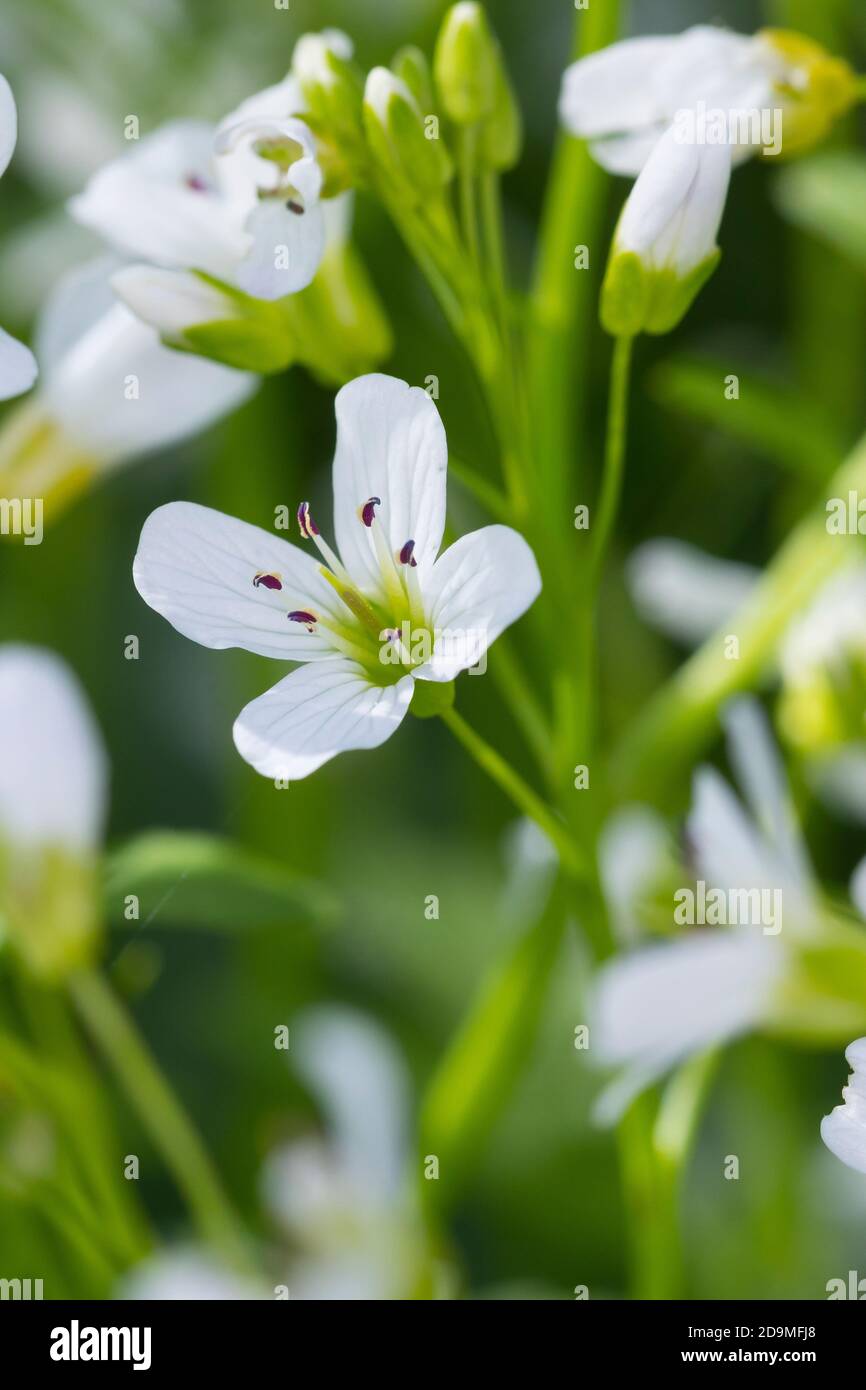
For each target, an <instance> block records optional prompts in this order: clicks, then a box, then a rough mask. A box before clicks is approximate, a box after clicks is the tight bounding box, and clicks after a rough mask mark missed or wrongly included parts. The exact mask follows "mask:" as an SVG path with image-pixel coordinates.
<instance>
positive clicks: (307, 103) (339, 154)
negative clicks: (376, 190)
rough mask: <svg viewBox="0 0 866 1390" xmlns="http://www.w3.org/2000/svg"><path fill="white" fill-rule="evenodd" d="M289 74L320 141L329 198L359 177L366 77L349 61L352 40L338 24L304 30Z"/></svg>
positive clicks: (361, 166)
mask: <svg viewBox="0 0 866 1390" xmlns="http://www.w3.org/2000/svg"><path fill="white" fill-rule="evenodd" d="M292 76H293V77H294V78H295V80H296V81H297V83H298V87H299V88H300V92H301V96H302V98H303V104H304V120H305V121H306V122H307V123H308V124H309V126H310V128H311V130H313V131H314V133H315V135H316V137H317V141H318V158H319V163H320V164H321V167H322V170H323V173H324V175H325V185H324V193H325V196H326V197H333V196H334V195H335V194H336V193H339V192H342V191H343V190H344V189H347V188H350V187H352V186H353V185H354V184H355V183H358V182H360V181H361V179H362V172H363V162H364V128H363V121H362V117H361V103H362V100H363V95H364V79H363V76H362V74H361V71H360V69H359V68H358V67H357V66H356V64H355V63H354V62H353V61H352V43H351V40H350V39H349V38H347V36H346V35H345V34H343V33H341V32H340V30H338V29H326V30H323V32H322V33H320V34H303V35H302V36H301V38H300V39H299V40H298V42H297V43H296V44H295V49H294V53H293V55H292Z"/></svg>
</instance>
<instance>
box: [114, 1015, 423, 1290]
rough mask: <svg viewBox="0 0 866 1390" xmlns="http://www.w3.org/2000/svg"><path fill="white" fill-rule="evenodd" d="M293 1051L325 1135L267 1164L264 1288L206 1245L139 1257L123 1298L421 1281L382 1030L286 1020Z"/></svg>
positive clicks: (364, 1023)
mask: <svg viewBox="0 0 866 1390" xmlns="http://www.w3.org/2000/svg"><path fill="white" fill-rule="evenodd" d="M291 1056H292V1058H293V1059H294V1061H295V1064H296V1065H297V1068H298V1071H299V1073H300V1075H301V1077H302V1078H303V1080H304V1081H305V1082H306V1084H307V1085H308V1086H309V1088H310V1090H311V1092H312V1093H313V1096H314V1097H315V1099H316V1100H317V1101H318V1103H319V1105H320V1107H321V1109H322V1112H323V1116H324V1119H325V1125H326V1136H325V1137H324V1138H322V1139H313V1138H308V1139H300V1140H296V1141H295V1142H293V1143H290V1144H286V1145H285V1146H283V1147H282V1148H280V1149H277V1150H276V1151H275V1152H274V1153H272V1154H271V1155H270V1157H269V1158H268V1159H267V1160H266V1162H265V1165H264V1169H263V1172H262V1193H263V1198H264V1202H265V1205H266V1207H267V1210H268V1211H269V1213H270V1214H271V1216H272V1217H273V1218H274V1220H275V1222H276V1223H277V1226H278V1228H279V1231H280V1233H281V1236H282V1238H283V1242H286V1243H287V1244H288V1249H287V1248H286V1244H285V1243H281V1244H280V1247H279V1250H278V1252H277V1253H276V1259H277V1261H278V1265H277V1266H275V1267H276V1268H277V1278H278V1280H279V1282H278V1283H276V1284H275V1285H274V1286H273V1288H272V1289H267V1288H266V1287H265V1285H264V1281H262V1284H261V1285H252V1284H250V1283H248V1282H245V1281H243V1280H240V1279H239V1278H238V1277H237V1276H236V1275H234V1274H233V1273H232V1272H231V1271H230V1270H228V1269H226V1268H225V1267H223V1266H221V1265H219V1264H218V1263H217V1262H216V1261H215V1260H214V1259H213V1257H212V1256H210V1255H209V1254H208V1253H207V1252H206V1251H203V1250H198V1249H196V1248H191V1249H179V1250H175V1251H168V1252H166V1253H164V1254H161V1255H158V1256H156V1257H155V1258H154V1259H152V1260H149V1261H147V1262H145V1263H144V1264H143V1265H141V1266H139V1268H138V1269H136V1270H134V1271H133V1273H132V1274H131V1275H130V1276H128V1277H127V1279H126V1280H125V1281H124V1283H123V1286H122V1295H123V1296H124V1297H127V1298H143V1299H158V1300H162V1299H189V1300H195V1299H203V1298H205V1299H223V1300H237V1299H263V1298H273V1297H285V1291H286V1290H287V1291H288V1296H289V1298H291V1299H302V1300H317V1301H318V1300H327V1301H332V1300H358V1301H364V1302H368V1301H373V1300H380V1299H408V1298H411V1297H412V1296H413V1294H414V1293H415V1290H416V1289H417V1287H418V1286H419V1283H420V1281H421V1280H423V1279H425V1278H429V1276H430V1270H429V1268H428V1265H427V1253H426V1249H425V1239H424V1232H423V1226H422V1223H421V1219H420V1214H419V1210H418V1202H417V1198H416V1196H415V1194H414V1188H413V1185H412V1183H411V1177H410V1174H409V1171H408V1165H409V1161H410V1150H409V1099H410V1093H409V1082H408V1078H407V1075H406V1072H405V1068H404V1066H403V1063H402V1060H401V1058H400V1056H399V1054H398V1053H397V1051H396V1049H395V1047H394V1045H393V1043H392V1042H391V1040H390V1039H389V1038H388V1037H387V1035H386V1034H385V1033H384V1032H383V1031H382V1030H381V1029H380V1028H379V1027H378V1026H377V1025H376V1024H374V1023H372V1022H371V1021H370V1020H368V1019H366V1018H364V1017H363V1016H362V1015H361V1014H358V1013H356V1012H354V1011H353V1010H351V1009H347V1008H344V1007H341V1006H337V1005H333V1006H329V1007H321V1008H316V1009H312V1010H310V1011H309V1012H308V1013H306V1014H304V1015H302V1016H301V1017H300V1018H299V1019H298V1020H297V1023H296V1024H295V1025H293V1027H292V1049H291Z"/></svg>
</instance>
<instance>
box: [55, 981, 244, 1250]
mask: <svg viewBox="0 0 866 1390" xmlns="http://www.w3.org/2000/svg"><path fill="white" fill-rule="evenodd" d="M69 988H70V991H71V993H72V997H73V1000H74V1002H75V1004H76V1007H77V1008H78V1011H79V1013H80V1014H81V1016H82V1018H83V1020H84V1023H85V1024H86V1026H87V1028H88V1030H89V1032H90V1033H91V1035H92V1037H93V1038H94V1041H95V1042H96V1043H97V1044H98V1045H99V1046H100V1048H101V1049H102V1052H103V1054H104V1056H105V1059H106V1061H107V1062H108V1063H109V1065H110V1066H111V1067H113V1069H114V1071H115V1072H116V1074H117V1076H118V1077H119V1079H120V1080H121V1081H122V1082H123V1084H124V1086H125V1088H126V1091H127V1094H128V1096H129V1099H130V1101H131V1103H132V1105H133V1106H134V1107H135V1109H136V1110H137V1111H138V1114H139V1118H140V1119H141V1121H142V1123H143V1124H144V1126H145V1128H146V1129H147V1130H148V1131H149V1133H150V1136H151V1138H152V1139H153V1141H154V1143H155V1144H156V1145H157V1147H158V1148H159V1149H160V1151H161V1153H162V1156H163V1158H164V1159H165V1162H166V1164H167V1166H168V1167H169V1168H170V1170H171V1171H172V1173H173V1174H174V1177H175V1180H176V1181H177V1184H178V1187H179V1188H180V1189H181V1191H182V1192H183V1194H184V1196H185V1198H186V1200H187V1202H188V1204H189V1207H190V1210H191V1211H192V1213H193V1215H194V1217H195V1219H196V1221H197V1223H198V1226H199V1230H200V1232H201V1235H202V1236H203V1237H204V1238H205V1239H206V1240H208V1241H211V1242H213V1244H214V1245H215V1246H216V1247H217V1248H218V1249H220V1250H221V1251H222V1253H223V1255H224V1256H225V1258H226V1259H227V1260H228V1261H229V1262H230V1263H231V1264H233V1265H234V1266H235V1267H236V1268H237V1269H238V1270H242V1271H245V1272H251V1265H250V1259H249V1256H248V1253H247V1243H246V1239H245V1236H244V1232H243V1229H242V1227H241V1226H240V1224H239V1222H238V1219H237V1217H236V1216H235V1214H234V1212H233V1211H232V1209H231V1207H230V1205H229V1202H228V1199H227V1197H226V1195H225V1192H224V1191H223V1188H222V1184H221V1183H220V1180H219V1177H218V1176H217V1173H216V1170H215V1169H214V1167H213V1164H212V1163H211V1160H210V1158H209V1157H208V1154H207V1153H206V1151H205V1149H204V1147H203V1145H202V1142H201V1140H200V1138H199V1136H198V1134H197V1133H196V1131H195V1129H194V1128H193V1126H192V1124H191V1123H190V1120H189V1119H188V1117H187V1115H186V1113H185V1112H184V1110H183V1109H182V1107H181V1105H180V1104H179V1102H178V1101H177V1099H176V1097H175V1095H174V1092H173V1091H172V1090H171V1088H170V1086H169V1085H168V1083H167V1082H166V1080H165V1078H164V1077H163V1075H162V1073H161V1072H160V1071H159V1069H158V1067H157V1065H156V1063H155V1061H154V1059H153V1057H152V1056H151V1054H150V1053H149V1051H148V1050H147V1048H146V1047H145V1045H144V1044H143V1042H142V1041H141V1039H140V1038H139V1036H138V1033H137V1032H136V1030H135V1027H134V1026H133V1023H132V1021H131V1019H130V1017H129V1015H128V1014H127V1013H126V1012H125V1010H124V1009H123V1007H122V1006H121V1004H120V1003H119V1001H118V1000H117V998H116V997H115V995H114V994H113V992H112V990H111V989H110V987H109V986H108V984H107V982H106V981H105V979H104V978H103V977H102V976H101V975H100V974H99V973H98V972H97V971H96V970H82V971H80V972H78V973H77V974H76V975H74V976H73V977H72V978H71V979H70V981H69Z"/></svg>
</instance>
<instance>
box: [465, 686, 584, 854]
mask: <svg viewBox="0 0 866 1390" xmlns="http://www.w3.org/2000/svg"><path fill="white" fill-rule="evenodd" d="M441 718H442V719H443V720H444V721H445V723H446V724H447V725H448V727H449V729H450V730H451V732H452V733H453V734H454V735H455V737H456V738H458V739H459V741H460V742H461V743H462V744H463V747H464V748H465V749H466V750H467V752H468V753H470V754H471V756H472V757H473V758H474V759H475V761H476V762H477V763H478V766H479V767H481V768H483V770H484V771H485V772H486V773H487V775H488V776H489V777H492V778H493V781H494V782H496V783H497V785H498V786H499V787H500V788H501V789H502V791H504V792H505V794H506V796H508V797H510V798H511V800H512V801H513V802H514V804H515V806H516V807H517V808H518V810H519V811H521V812H522V813H523V814H524V815H525V816H529V818H530V820H534V821H535V823H536V825H538V826H539V827H540V828H541V829H542V830H543V831H544V833H545V834H546V835H547V837H548V839H549V840H550V841H551V843H552V844H553V845H554V847H555V848H556V851H557V853H558V855H559V858H560V862H561V864H562V867H563V869H564V870H565V871H566V872H567V873H569V874H570V875H572V877H574V878H576V879H578V880H579V881H583V879H584V878H585V877H586V875H587V873H588V866H587V863H586V860H585V859H584V857H583V855H582V854H581V853H580V851H579V850H578V847H577V845H576V844H575V842H574V840H573V839H572V838H571V836H570V835H569V833H568V831H567V829H566V827H565V826H564V825H563V823H562V821H561V820H560V819H559V817H558V816H557V815H556V814H555V812H554V811H552V810H551V808H550V807H549V806H548V805H547V803H546V802H545V801H543V800H542V798H541V797H540V796H539V795H538V793H537V792H534V791H533V790H532V788H531V787H530V786H528V785H527V783H526V782H524V780H523V778H522V777H521V776H520V775H519V774H518V773H517V772H515V770H514V768H513V767H511V766H510V765H509V764H508V763H507V762H506V761H505V759H504V758H503V757H502V756H501V754H499V753H497V752H496V750H495V748H491V746H490V744H489V743H486V742H485V740H484V739H483V738H481V736H480V735H479V734H477V733H476V732H475V730H474V729H472V728H471V726H470V725H469V724H467V723H466V720H465V719H464V718H463V717H462V715H460V714H458V713H457V711H456V710H455V709H450V710H445V711H444V712H443V714H442V715H441Z"/></svg>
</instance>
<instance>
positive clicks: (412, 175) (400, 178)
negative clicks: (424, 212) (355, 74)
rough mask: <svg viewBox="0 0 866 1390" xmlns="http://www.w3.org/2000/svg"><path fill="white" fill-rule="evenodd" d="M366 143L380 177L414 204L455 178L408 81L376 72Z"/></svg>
mask: <svg viewBox="0 0 866 1390" xmlns="http://www.w3.org/2000/svg"><path fill="white" fill-rule="evenodd" d="M364 129H365V130H366V133H367V145H368V148H369V151H370V154H371V155H372V158H373V161H374V163H375V164H376V165H377V167H378V169H379V171H380V173H381V174H383V175H384V177H385V178H386V179H387V180H388V181H389V182H390V183H391V184H392V185H393V186H394V189H395V191H397V193H398V195H399V196H402V197H404V198H410V199H411V200H412V201H413V202H416V203H417V202H423V201H426V200H427V199H429V198H434V197H438V196H439V194H440V193H441V191H442V186H443V184H445V183H447V181H448V179H450V177H451V174H452V166H451V160H450V157H449V155H448V152H447V150H446V149H445V147H444V144H443V143H442V141H441V140H440V139H439V138H438V130H436V129H434V128H433V127H432V126H429V125H428V122H427V121H425V119H424V117H423V116H422V114H421V112H420V111H419V109H418V105H417V103H416V101H415V98H414V96H413V95H412V93H411V91H410V90H409V88H408V87H407V86H406V84H405V82H402V81H401V80H400V78H399V77H395V75H394V73H392V72H389V70H388V69H387V68H373V70H372V72H371V73H370V74H369V76H368V78H367V86H366V89H365V92H364Z"/></svg>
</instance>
